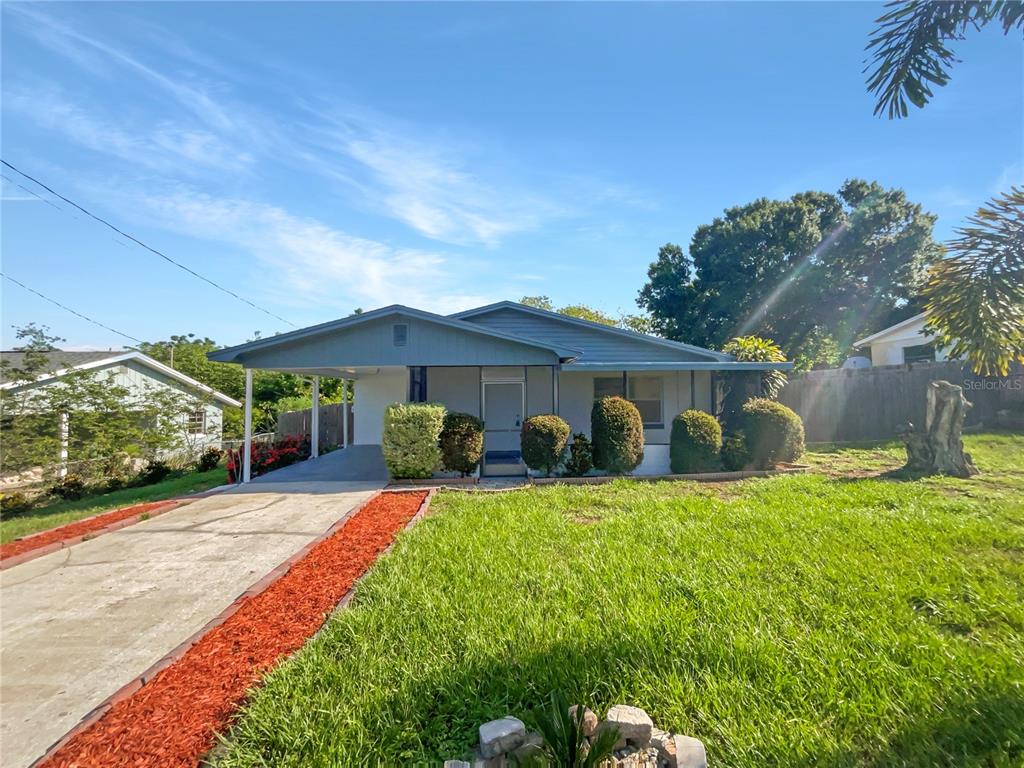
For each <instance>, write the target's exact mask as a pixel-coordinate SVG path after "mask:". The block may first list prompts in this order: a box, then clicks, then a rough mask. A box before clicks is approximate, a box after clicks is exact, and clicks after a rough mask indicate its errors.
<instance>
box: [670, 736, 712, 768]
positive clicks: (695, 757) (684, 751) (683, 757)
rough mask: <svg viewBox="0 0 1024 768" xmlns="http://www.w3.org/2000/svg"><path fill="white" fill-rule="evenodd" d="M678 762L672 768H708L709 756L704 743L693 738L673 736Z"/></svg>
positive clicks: (672, 764)
mask: <svg viewBox="0 0 1024 768" xmlns="http://www.w3.org/2000/svg"><path fill="white" fill-rule="evenodd" d="M672 744H673V746H674V747H675V753H676V755H675V757H676V761H675V762H674V763H671V764H670V765H671V768H708V756H707V752H705V751H704V743H703V742H702V741H701V740H700V739H695V738H693V737H692V736H673V737H672Z"/></svg>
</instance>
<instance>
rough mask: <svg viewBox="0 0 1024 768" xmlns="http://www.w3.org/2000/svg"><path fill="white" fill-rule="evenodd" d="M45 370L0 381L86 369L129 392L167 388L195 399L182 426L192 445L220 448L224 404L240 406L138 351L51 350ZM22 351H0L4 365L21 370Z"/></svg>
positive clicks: (44, 378) (54, 380)
mask: <svg viewBox="0 0 1024 768" xmlns="http://www.w3.org/2000/svg"><path fill="white" fill-rule="evenodd" d="M47 358H48V365H47V368H48V372H47V373H45V374H42V375H40V376H39V377H38V378H37V379H36V380H35V381H32V382H28V383H25V382H13V381H6V382H3V383H2V384H0V387H2V388H3V389H7V390H11V391H12V392H21V391H24V390H29V389H34V388H38V387H48V386H53V385H55V384H58V383H59V382H60V380H61V378H63V377H64V376H67V375H68V374H70V373H71V372H72V371H89V372H91V373H95V374H98V375H105V376H109V377H110V381H111V384H112V385H113V386H121V387H124V388H126V389H127V390H129V392H140V393H141V392H142V391H144V388H147V387H148V388H152V387H161V388H169V389H171V390H174V391H176V392H180V393H184V394H186V395H190V396H192V397H195V398H196V401H197V403H196V409H195V411H194V412H193V413H191V414H189V416H188V417H187V418H188V423H187V424H186V425H183V426H184V427H185V428H186V430H187V433H188V435H189V444H190V445H191V446H192V447H193V448H203V447H205V446H211V445H212V446H216V447H218V448H219V447H220V443H221V432H222V429H223V423H224V408H225V406H229V405H230V406H234V407H236V408H240V407H241V406H242V404H241V403H240V402H238V401H237V400H234V399H232V398H230V397H228V396H227V395H225V394H224V393H222V392H218V391H216V390H215V389H211V388H210V387H208V386H206V385H205V384H202V383H200V382H198V381H196V380H195V379H193V378H191V377H189V376H186V375H185V374H183V373H181V372H180V371H176V370H174V369H173V368H170V367H168V366H166V365H164V364H163V363H161V362H158V361H156V360H154V359H153V358H151V357H148V356H147V355H144V354H142V353H141V352H134V351H126V350H111V351H107V352H70V351H64V350H53V351H52V352H50V353H49V354H48V356H47ZM24 359H25V353H24V352H19V351H12V352H0V360H2V361H3V362H4V363H5V367H6V366H9V367H10V368H12V369H22V368H23V365H24Z"/></svg>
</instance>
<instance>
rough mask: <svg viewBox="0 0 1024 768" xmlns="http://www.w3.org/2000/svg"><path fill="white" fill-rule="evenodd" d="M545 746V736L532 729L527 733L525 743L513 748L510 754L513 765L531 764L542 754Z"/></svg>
mask: <svg viewBox="0 0 1024 768" xmlns="http://www.w3.org/2000/svg"><path fill="white" fill-rule="evenodd" d="M543 746H544V738H543V737H542V736H541V735H540V734H539V733H536V732H534V731H531V732H530V733H528V734H526V738H525V739H523V743H522V744H520V745H519V746H518V747H516V748H515V749H513V750H512V752H511V754H510V757H511V758H512V765H530V764H531V761H533V760H536V759H537V758H539V757H540V756H541V754H542V747H543Z"/></svg>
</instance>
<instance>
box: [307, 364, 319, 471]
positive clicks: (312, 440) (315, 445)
mask: <svg viewBox="0 0 1024 768" xmlns="http://www.w3.org/2000/svg"><path fill="white" fill-rule="evenodd" d="M309 433H310V434H309V458H311V459H315V458H316V457H317V456H319V455H320V377H319V376H314V377H313V408H312V410H311V411H310V414H309Z"/></svg>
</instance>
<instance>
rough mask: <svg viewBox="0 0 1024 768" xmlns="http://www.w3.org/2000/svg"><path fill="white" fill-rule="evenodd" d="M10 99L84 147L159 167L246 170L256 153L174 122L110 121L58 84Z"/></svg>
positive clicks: (46, 126)
mask: <svg viewBox="0 0 1024 768" xmlns="http://www.w3.org/2000/svg"><path fill="white" fill-rule="evenodd" d="M5 104H6V107H7V109H9V110H11V111H14V112H18V113H20V114H23V115H24V116H26V117H28V118H29V119H31V120H33V121H34V122H35V123H36V124H37V125H39V126H40V127H42V128H44V129H46V130H49V131H54V132H56V133H60V134H62V135H64V136H65V137H67V138H68V139H70V140H72V141H74V142H76V143H78V144H80V145H81V146H84V147H87V148H88V149H91V150H93V151H96V152H101V153H104V154H107V155H112V156H115V157H119V158H121V159H123V160H126V161H128V162H129V163H133V164H136V165H139V166H143V167H146V168H151V169H154V170H162V171H174V172H175V173H182V172H185V173H190V172H193V171H196V170H200V169H202V168H207V169H208V168H215V169H220V170H231V171H240V170H243V169H244V168H246V167H247V166H249V165H250V164H251V163H252V162H253V156H252V155H251V154H249V153H247V152H245V151H241V150H239V149H238V148H237V147H235V146H234V145H233V144H231V143H230V142H227V141H225V140H224V139H223V138H221V137H220V136H219V135H217V134H216V133H213V132H210V131H207V130H204V129H202V128H198V127H190V126H185V125H181V124H175V123H172V122H170V121H156V122H154V123H152V124H150V123H148V122H141V121H136V120H133V119H130V118H127V117H123V116H122V117H121V118H119V119H118V120H117V121H114V120H110V119H107V118H105V117H103V116H100V115H98V114H97V113H96V110H88V109H86V108H84V107H82V106H81V105H79V104H78V103H76V102H74V101H72V100H70V99H69V98H67V97H66V96H65V95H64V94H63V93H62V91H61V90H60V89H59V88H57V87H56V86H54V85H52V84H46V85H38V86H36V87H34V88H32V89H30V90H29V89H24V90H13V91H11V92H9V93H7V94H6V95H5ZM137 123H141V124H137ZM197 166H199V167H200V168H197Z"/></svg>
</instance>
